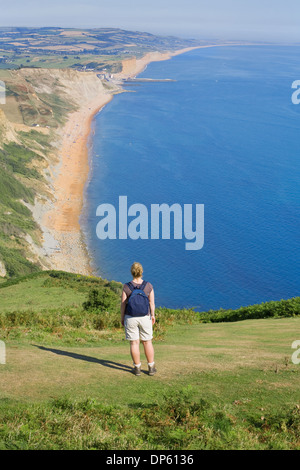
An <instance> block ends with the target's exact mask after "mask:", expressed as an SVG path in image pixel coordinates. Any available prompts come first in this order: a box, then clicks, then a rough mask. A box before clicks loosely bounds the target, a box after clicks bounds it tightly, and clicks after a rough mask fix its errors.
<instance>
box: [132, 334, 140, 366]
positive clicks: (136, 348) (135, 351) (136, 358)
mask: <svg viewBox="0 0 300 470" xmlns="http://www.w3.org/2000/svg"><path fill="white" fill-rule="evenodd" d="M130 354H131V357H132V360H133V363H134V364H136V365H137V364H140V362H141V357H140V341H139V340H138V339H137V340H136V341H130Z"/></svg>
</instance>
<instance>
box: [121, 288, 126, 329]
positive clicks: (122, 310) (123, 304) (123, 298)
mask: <svg viewBox="0 0 300 470" xmlns="http://www.w3.org/2000/svg"><path fill="white" fill-rule="evenodd" d="M126 301H127V295H126V293H125V291H124V290H123V292H122V298H121V323H122V325H123V326H124V318H125V310H126Z"/></svg>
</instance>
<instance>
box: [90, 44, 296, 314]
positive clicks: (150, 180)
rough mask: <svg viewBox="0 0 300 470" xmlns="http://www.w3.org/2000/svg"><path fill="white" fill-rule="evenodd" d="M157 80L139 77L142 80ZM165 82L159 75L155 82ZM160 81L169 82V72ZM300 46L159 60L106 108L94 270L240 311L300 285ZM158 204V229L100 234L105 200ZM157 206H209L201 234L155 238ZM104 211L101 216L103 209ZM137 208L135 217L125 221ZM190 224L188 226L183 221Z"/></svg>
mask: <svg viewBox="0 0 300 470" xmlns="http://www.w3.org/2000/svg"><path fill="white" fill-rule="evenodd" d="M146 78H147V79H152V80H153V81H151V80H145V81H144V80H141V81H139V80H138V79H146ZM155 80H158V81H155ZM160 80H162V81H160ZM296 80H300V46H278V45H272V46H264V45H257V46H256V45H255V46H250V45H249V46H223V47H211V48H203V49H197V50H193V51H190V52H187V53H185V54H181V55H178V56H175V57H173V58H172V59H170V60H167V61H163V62H153V63H151V64H149V65H148V66H147V68H146V69H145V70H144V71H143V73H141V74H140V75H139V76H138V77H137V81H136V82H134V83H127V84H125V86H124V90H125V92H124V93H121V94H118V95H116V96H114V98H113V100H112V101H111V102H110V103H109V104H108V105H107V106H105V108H103V109H102V111H101V112H99V113H98V114H97V116H96V117H95V119H94V123H93V137H92V144H91V146H90V176H89V181H88V184H87V186H86V191H85V204H84V210H83V213H82V216H81V226H82V230H83V233H84V236H85V240H86V244H87V247H88V251H89V254H90V257H91V260H92V263H93V266H94V269H95V271H96V273H97V275H99V276H101V277H103V278H106V279H108V280H116V281H120V282H122V283H125V282H128V281H130V280H131V274H130V266H131V264H132V263H133V262H134V261H138V262H140V263H141V264H142V265H143V268H144V279H145V280H148V281H150V282H151V283H152V284H153V286H154V292H155V300H156V305H157V306H160V307H168V308H174V309H176V308H194V309H195V310H196V311H207V310H210V309H213V310H214V309H220V308H224V309H236V308H239V307H241V306H246V305H252V304H258V303H261V302H266V301H271V300H281V299H288V298H290V297H294V296H298V295H299V293H300V289H299V287H300V269H299V248H300V243H299V240H300V163H299V161H300V138H299V137H300V132H299V131H300V104H299V105H297V104H294V103H293V101H292V96H293V93H295V89H293V88H292V84H293V83H294V82H295V81H296ZM120 196H126V197H127V202H128V207H129V206H131V205H133V204H142V205H144V206H145V207H146V208H147V210H148V211H149V228H148V229H149V236H148V238H145V237H144V238H143V239H132V238H130V237H128V238H127V239H120V238H119V236H118V231H117V232H116V238H115V239H105V240H103V239H99V238H98V235H97V226H98V223H99V222H100V220H101V216H99V215H97V208H98V207H99V206H100V205H102V204H110V205H111V206H110V207H112V206H113V207H114V208H115V212H116V219H117V225H118V210H119V209H118V207H119V197H120ZM153 204H159V205H160V204H167V205H169V206H171V205H173V204H179V205H180V206H181V207H182V210H183V209H184V207H185V206H184V205H185V204H189V205H192V207H193V210H194V212H193V213H194V219H193V227H194V229H195V221H196V220H195V208H196V205H199V206H200V205H203V206H202V207H204V221H203V222H204V225H203V231H204V244H203V247H202V248H201V249H198V250H187V249H186V241H187V240H186V239H185V238H184V230H183V237H182V239H174V236H173V232H174V230H173V228H174V223H173V220H172V217H171V226H170V238H169V239H163V238H162V232H161V235H160V236H159V238H158V239H153V238H151V223H150V222H151V220H150V208H151V205H153ZM102 220H103V217H102ZM132 220H134V217H133V216H131V217H128V224H129V223H130V222H131V221H132ZM182 223H183V228H184V221H183V222H182Z"/></svg>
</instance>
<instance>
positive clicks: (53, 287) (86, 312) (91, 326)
mask: <svg viewBox="0 0 300 470" xmlns="http://www.w3.org/2000/svg"><path fill="white" fill-rule="evenodd" d="M121 290H122V284H120V283H118V282H115V281H107V280H105V279H101V278H97V277H88V276H81V275H76V274H71V273H66V272H61V271H44V272H38V273H33V274H30V275H27V276H24V277H21V278H17V279H11V280H8V281H6V282H2V283H1V284H0V328H1V329H2V338H7V339H13V338H23V339H25V340H26V341H27V340H30V341H31V340H43V341H45V342H47V343H48V344H56V343H57V342H61V341H64V342H66V343H67V344H73V345H76V344H78V343H79V344H91V345H92V344H95V343H97V342H99V341H101V340H102V339H103V338H108V337H109V338H111V339H113V338H115V339H119V338H120V335H122V328H121V325H120V313H119V309H120V295H121ZM299 315H300V297H296V298H293V299H288V300H281V301H274V302H266V303H263V304H260V305H253V306H248V307H242V308H240V309H237V310H218V311H209V312H195V311H194V310H188V309H182V310H171V309H167V308H158V309H157V324H156V327H155V328H156V338H157V339H162V338H164V336H165V333H166V331H167V330H168V328H169V327H170V326H172V325H178V324H181V325H185V324H189V325H192V324H200V323H202V324H205V323H220V322H226V323H228V322H236V321H241V320H249V319H264V318H290V317H297V316H299Z"/></svg>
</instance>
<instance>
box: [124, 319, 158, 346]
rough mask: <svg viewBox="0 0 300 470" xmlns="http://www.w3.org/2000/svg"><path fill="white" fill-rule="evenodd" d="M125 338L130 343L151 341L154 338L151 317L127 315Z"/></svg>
mask: <svg viewBox="0 0 300 470" xmlns="http://www.w3.org/2000/svg"><path fill="white" fill-rule="evenodd" d="M124 326H125V336H126V339H127V340H128V341H136V340H138V339H141V340H142V341H150V340H151V339H152V338H153V327H152V320H151V316H150V315H145V316H144V317H131V316H130V315H125V319H124Z"/></svg>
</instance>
